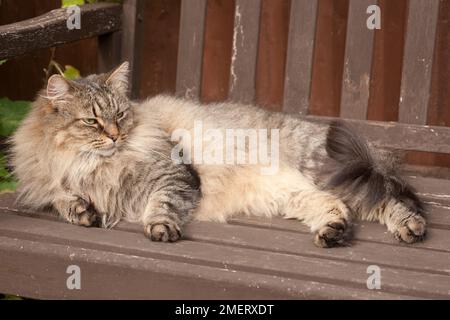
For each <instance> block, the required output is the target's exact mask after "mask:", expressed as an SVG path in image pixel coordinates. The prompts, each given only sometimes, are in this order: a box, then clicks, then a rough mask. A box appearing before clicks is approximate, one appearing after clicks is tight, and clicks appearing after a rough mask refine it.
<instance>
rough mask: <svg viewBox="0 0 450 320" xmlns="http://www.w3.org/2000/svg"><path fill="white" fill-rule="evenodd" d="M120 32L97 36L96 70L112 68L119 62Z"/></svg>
mask: <svg viewBox="0 0 450 320" xmlns="http://www.w3.org/2000/svg"><path fill="white" fill-rule="evenodd" d="M121 38H122V34H121V32H120V31H119V32H114V33H108V34H104V35H101V36H99V37H98V53H97V55H98V58H97V59H98V72H99V73H104V72H109V71H111V70H113V69H114V68H115V67H117V66H118V65H119V64H120V62H121V46H122V41H121V40H122V39H121Z"/></svg>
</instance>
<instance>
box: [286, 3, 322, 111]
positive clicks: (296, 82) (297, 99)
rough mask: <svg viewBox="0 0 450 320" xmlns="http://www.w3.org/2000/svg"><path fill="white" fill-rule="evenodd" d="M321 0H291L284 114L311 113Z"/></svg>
mask: <svg viewBox="0 0 450 320" xmlns="http://www.w3.org/2000/svg"><path fill="white" fill-rule="evenodd" d="M317 3H318V1H317V0H291V11H290V18H289V42H288V50H287V60H286V70H285V75H286V78H285V81H284V99H283V111H284V112H289V113H299V114H302V115H306V114H307V113H308V107H309V99H310V94H311V81H312V67H313V53H314V44H315V35H316V24H317Z"/></svg>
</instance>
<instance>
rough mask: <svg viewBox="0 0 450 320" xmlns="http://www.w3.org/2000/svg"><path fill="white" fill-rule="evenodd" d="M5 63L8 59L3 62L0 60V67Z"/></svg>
mask: <svg viewBox="0 0 450 320" xmlns="http://www.w3.org/2000/svg"><path fill="white" fill-rule="evenodd" d="M6 61H8V59H4V60H0V66H1V65H2V64H4V63H6Z"/></svg>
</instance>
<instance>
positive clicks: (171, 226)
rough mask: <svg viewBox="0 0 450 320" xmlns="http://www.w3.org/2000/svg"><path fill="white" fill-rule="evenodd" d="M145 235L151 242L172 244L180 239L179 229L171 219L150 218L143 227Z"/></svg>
mask: <svg viewBox="0 0 450 320" xmlns="http://www.w3.org/2000/svg"><path fill="white" fill-rule="evenodd" d="M144 233H145V235H146V236H147V237H148V238H149V239H151V240H152V241H161V242H174V241H177V240H178V239H180V238H181V228H180V227H179V225H178V223H177V222H175V221H174V220H173V219H172V218H170V217H166V216H163V215H162V216H155V217H151V218H150V219H149V220H148V221H147V224H146V225H145V226H144Z"/></svg>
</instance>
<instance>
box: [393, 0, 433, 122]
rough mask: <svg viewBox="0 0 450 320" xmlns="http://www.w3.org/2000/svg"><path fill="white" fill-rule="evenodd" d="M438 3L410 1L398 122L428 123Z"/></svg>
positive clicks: (431, 0) (429, 0)
mask: <svg viewBox="0 0 450 320" xmlns="http://www.w3.org/2000/svg"><path fill="white" fill-rule="evenodd" d="M438 14H439V0H428V1H421V0H410V2H409V13H408V24H407V28H406V43H405V51H404V56H403V73H402V85H401V91H400V107H399V121H400V122H405V123H414V124H426V123H427V110H428V102H429V100H430V90H431V69H432V66H433V54H434V47H435V38H436V29H437V20H438Z"/></svg>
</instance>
